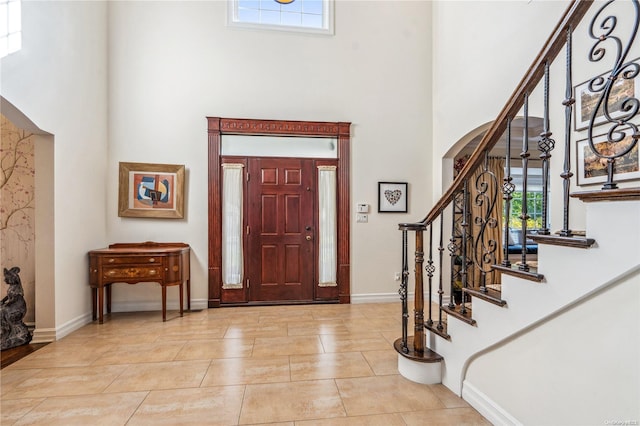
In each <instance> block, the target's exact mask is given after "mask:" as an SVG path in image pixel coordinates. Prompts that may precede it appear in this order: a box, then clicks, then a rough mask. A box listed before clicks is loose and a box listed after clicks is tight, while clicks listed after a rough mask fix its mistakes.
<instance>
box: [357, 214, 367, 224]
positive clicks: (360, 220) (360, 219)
mask: <svg viewBox="0 0 640 426" xmlns="http://www.w3.org/2000/svg"><path fill="white" fill-rule="evenodd" d="M356 222H357V223H367V222H369V215H368V214H362V213H358V215H357V216H356Z"/></svg>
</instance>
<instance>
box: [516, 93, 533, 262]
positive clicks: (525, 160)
mask: <svg viewBox="0 0 640 426" xmlns="http://www.w3.org/2000/svg"><path fill="white" fill-rule="evenodd" d="M529 155H530V154H529V94H528V93H525V95H524V128H523V129H522V152H521V153H520V158H522V211H521V214H520V220H521V224H522V230H521V232H522V237H521V239H522V257H521V261H520V265H519V266H518V269H519V270H521V271H528V270H529V265H528V264H527V220H528V219H529V214H528V209H527V190H528V185H527V175H528V174H529Z"/></svg>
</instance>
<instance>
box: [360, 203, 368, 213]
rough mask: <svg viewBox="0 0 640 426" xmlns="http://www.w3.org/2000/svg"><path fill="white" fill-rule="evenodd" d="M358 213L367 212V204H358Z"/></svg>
mask: <svg viewBox="0 0 640 426" xmlns="http://www.w3.org/2000/svg"><path fill="white" fill-rule="evenodd" d="M358 213H369V204H358Z"/></svg>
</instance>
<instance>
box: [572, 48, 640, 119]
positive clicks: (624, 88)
mask: <svg viewBox="0 0 640 426" xmlns="http://www.w3.org/2000/svg"><path fill="white" fill-rule="evenodd" d="M632 62H636V63H637V62H640V58H636V59H634V60H633V61H632ZM609 73H611V71H609V72H608V73H603V74H600V75H599V76H598V77H596V78H602V79H604V78H607V77H608V75H609ZM592 80H593V79H592ZM592 80H589V81H585V82H584V83H581V84H579V85H577V86H576V87H575V89H574V90H575V97H576V107H575V108H574V114H575V130H576V131H578V130H584V129H586V128H588V127H589V122H590V121H591V116H592V115H593V113H594V112H596V116H595V118H594V123H593V124H594V126H598V125H601V124H603V123H607V119H606V117H605V116H604V108H600V109H598V110H597V111H595V107H596V105H597V102H598V98H599V94H598V93H595V92H592V91H591V90H589V84H590V83H591V81H592ZM638 80H639V79H638V78H630V79H625V78H618V79H617V80H616V81H614V82H613V83H612V85H611V93H610V95H609V99H608V104H607V107H608V110H609V114H610V116H611V118H613V119H616V118H618V117H621V116H623V115H624V113H625V112H624V111H623V110H622V106H623V102H624V100H625V99H629V98H639V97H640V81H638Z"/></svg>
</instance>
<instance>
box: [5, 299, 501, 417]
mask: <svg viewBox="0 0 640 426" xmlns="http://www.w3.org/2000/svg"><path fill="white" fill-rule="evenodd" d="M399 311H400V307H399V305H397V304H361V305H360V304H358V305H296V306H269V307H240V308H221V309H208V310H205V311H199V312H190V313H185V316H184V317H183V318H180V317H179V316H178V315H177V313H176V312H169V313H168V317H169V320H168V321H167V322H164V323H163V322H162V320H161V316H160V313H159V312H139V313H115V314H112V315H111V317H109V318H108V319H107V320H106V321H105V323H104V324H97V323H92V324H89V325H87V326H85V327H83V328H81V329H80V330H78V331H76V332H74V333H72V334H70V335H69V336H67V337H65V338H63V339H61V340H60V341H57V342H53V343H51V344H49V345H47V346H45V347H44V348H42V349H40V350H38V351H36V352H34V353H32V354H30V355H28V356H27V357H25V358H23V359H21V360H20V361H17V362H16V363H14V364H12V365H10V366H8V367H6V368H4V369H3V370H2V371H1V372H0V380H1V396H2V406H1V408H2V410H1V411H2V416H1V418H0V423H1V424H2V425H3V426H4V425H32V424H42V425H45V424H46V425H64V426H70V425H83V426H84V425H89V424H91V425H188V424H192V425H239V424H240V425H251V424H278V425H382V426H388V425H488V424H490V423H489V422H487V421H486V420H485V419H484V418H483V417H482V416H481V415H480V414H478V412H476V411H475V410H474V409H473V408H471V407H470V406H469V405H468V404H467V403H466V402H465V401H463V400H462V399H460V398H458V397H457V396H456V395H454V394H453V393H452V392H450V391H449V390H448V389H447V388H445V387H444V386H442V385H432V386H426V385H420V384H416V383H413V382H411V381H409V380H407V379H405V378H404V377H402V376H400V375H399V374H398V369H397V353H396V352H395V350H394V349H393V346H392V345H393V342H394V341H395V340H396V339H397V338H398V337H399V335H400V333H401V326H400V312H399Z"/></svg>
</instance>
